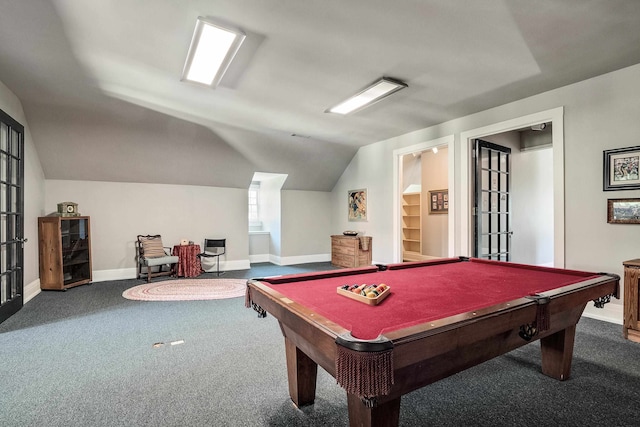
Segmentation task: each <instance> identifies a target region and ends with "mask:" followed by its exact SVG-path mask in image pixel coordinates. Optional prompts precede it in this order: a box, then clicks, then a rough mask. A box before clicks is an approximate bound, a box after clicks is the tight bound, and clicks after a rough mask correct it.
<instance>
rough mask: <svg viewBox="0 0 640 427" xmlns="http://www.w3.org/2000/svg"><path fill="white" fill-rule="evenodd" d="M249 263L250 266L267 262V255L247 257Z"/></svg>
mask: <svg viewBox="0 0 640 427" xmlns="http://www.w3.org/2000/svg"><path fill="white" fill-rule="evenodd" d="M249 262H250V263H251V264H255V263H259V262H269V254H262V255H249Z"/></svg>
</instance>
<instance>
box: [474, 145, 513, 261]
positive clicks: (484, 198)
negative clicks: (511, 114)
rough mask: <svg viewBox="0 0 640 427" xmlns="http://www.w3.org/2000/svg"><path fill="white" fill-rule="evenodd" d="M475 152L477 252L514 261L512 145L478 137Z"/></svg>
mask: <svg viewBox="0 0 640 427" xmlns="http://www.w3.org/2000/svg"><path fill="white" fill-rule="evenodd" d="M474 155H475V206H474V218H475V223H476V224H475V249H474V256H475V257H477V258H485V259H493V260H499V261H511V236H512V234H513V231H512V229H511V200H510V197H511V195H510V182H511V179H510V178H511V177H510V173H511V171H510V156H511V149H510V148H508V147H502V146H500V145H496V144H493V143H491V142H487V141H481V140H479V139H478V140H476V141H475V150H474Z"/></svg>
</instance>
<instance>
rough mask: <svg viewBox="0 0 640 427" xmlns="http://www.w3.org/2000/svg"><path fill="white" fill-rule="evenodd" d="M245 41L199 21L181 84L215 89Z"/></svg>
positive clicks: (236, 31) (227, 30)
mask: <svg viewBox="0 0 640 427" xmlns="http://www.w3.org/2000/svg"><path fill="white" fill-rule="evenodd" d="M245 37H246V36H245V34H244V33H243V32H242V31H240V30H239V29H235V28H234V29H231V28H228V27H222V26H220V25H219V24H217V23H214V22H213V21H212V20H211V19H207V18H203V17H198V20H197V22H196V28H195V30H194V31H193V38H192V39H191V45H190V46H189V53H188V54H187V60H186V61H185V63H184V70H183V71H182V78H181V80H187V81H190V82H194V83H200V84H203V85H207V86H211V87H213V88H215V87H216V86H218V83H220V80H221V79H222V76H223V75H224V73H225V71H227V68H229V64H231V61H232V60H233V57H234V56H235V55H236V53H237V52H238V49H240V45H242V42H243V41H244V39H245Z"/></svg>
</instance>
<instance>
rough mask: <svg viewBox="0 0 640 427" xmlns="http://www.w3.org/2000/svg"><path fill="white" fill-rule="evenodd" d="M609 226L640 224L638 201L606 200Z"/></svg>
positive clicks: (639, 203) (639, 201) (639, 200)
mask: <svg viewBox="0 0 640 427" xmlns="http://www.w3.org/2000/svg"><path fill="white" fill-rule="evenodd" d="M607 222H608V223H609V224H640V199H608V200H607Z"/></svg>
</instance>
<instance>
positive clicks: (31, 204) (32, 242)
mask: <svg viewBox="0 0 640 427" xmlns="http://www.w3.org/2000/svg"><path fill="white" fill-rule="evenodd" d="M0 109H2V110H3V111H4V112H5V113H7V114H8V115H10V116H11V117H12V118H13V119H14V120H16V121H18V123H20V124H21V125H22V126H24V158H25V160H24V188H25V191H24V237H25V238H27V239H28V241H27V242H26V243H25V245H24V300H25V302H26V301H28V300H29V299H31V298H33V297H34V296H35V295H36V294H37V293H38V292H39V291H40V280H39V277H40V273H39V267H38V266H39V263H38V262H39V261H38V217H39V216H40V215H42V213H43V212H44V174H43V172H42V167H41V166H40V159H39V158H38V153H37V152H36V149H35V146H34V144H33V139H32V137H31V131H30V130H29V124H28V123H27V119H26V116H25V114H24V111H23V110H22V104H21V103H20V100H19V99H18V98H17V97H16V96H15V95H14V94H13V92H11V91H10V90H9V89H8V88H7V87H6V86H5V85H4V84H3V83H2V82H0Z"/></svg>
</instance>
